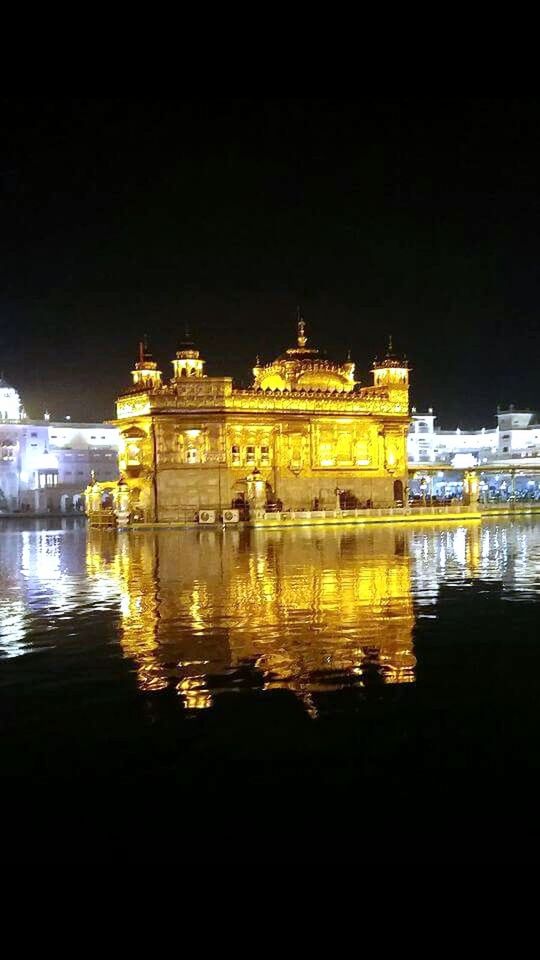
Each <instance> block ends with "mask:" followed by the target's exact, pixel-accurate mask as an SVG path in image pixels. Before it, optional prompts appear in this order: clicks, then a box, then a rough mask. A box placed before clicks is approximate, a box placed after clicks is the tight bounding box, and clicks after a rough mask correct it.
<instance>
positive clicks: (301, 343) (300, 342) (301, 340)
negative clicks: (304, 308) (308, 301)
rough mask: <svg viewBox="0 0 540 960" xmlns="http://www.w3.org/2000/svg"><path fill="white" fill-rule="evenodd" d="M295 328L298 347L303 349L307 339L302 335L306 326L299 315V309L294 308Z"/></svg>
mask: <svg viewBox="0 0 540 960" xmlns="http://www.w3.org/2000/svg"><path fill="white" fill-rule="evenodd" d="M296 326H297V329H298V346H299V347H301V348H302V347H305V345H306V343H307V337H306V336H305V334H304V330H305V329H306V324H305V322H304V319H303V317H302V315H301V313H300V307H297V308H296Z"/></svg>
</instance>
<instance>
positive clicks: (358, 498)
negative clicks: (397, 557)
mask: <svg viewBox="0 0 540 960" xmlns="http://www.w3.org/2000/svg"><path fill="white" fill-rule="evenodd" d="M307 341H308V338H307V336H306V331H305V323H304V321H303V320H302V319H300V318H299V319H298V325H297V341H296V344H295V345H294V346H292V347H290V348H289V349H287V350H286V351H285V352H284V353H282V354H281V355H280V356H278V357H277V359H275V360H273V361H272V362H270V363H267V364H261V363H260V362H259V360H258V358H257V362H256V365H255V367H254V368H253V377H254V379H253V384H252V386H251V387H250V388H249V389H240V388H237V387H235V386H234V385H233V381H232V378H231V377H226V376H218V377H214V376H208V375H206V373H205V361H204V360H203V359H202V358H201V355H200V352H199V350H198V349H197V348H196V346H195V344H194V343H193V342H192V341H191V340H189V339H186V341H185V342H183V343H182V344H181V345H180V347H179V349H178V351H177V353H176V356H175V358H174V359H173V361H172V366H173V376H172V378H171V379H170V380H169V381H168V382H167V383H165V382H163V380H162V374H161V371H160V370H158V366H157V363H156V362H155V361H154V360H153V358H152V356H151V355H150V353H149V352H148V349H147V348H146V346H144V345H142V344H141V346H140V353H139V359H138V361H137V362H136V364H135V369H134V370H133V371H132V378H133V383H132V385H131V386H130V387H129V389H127V390H125V391H124V392H122V393H121V395H120V396H119V398H118V400H117V418H116V420H115V421H113V422H114V424H115V426H116V427H117V428H118V431H119V443H120V445H119V466H120V474H121V476H120V478H119V482H118V484H117V485H115V488H114V490H113V489H112V487H111V501H112V502H111V513H113V512H114V514H115V515H116V518H117V519H118V522H119V523H126V524H127V523H129V524H131V523H134V522H135V523H136V522H146V523H159V522H165V523H170V522H182V521H184V522H186V521H188V522H189V521H193V520H196V519H201V517H205V518H210V519H216V520H217V519H219V518H221V517H222V516H223V515H224V512H226V514H227V516H229V514H230V515H231V516H235V517H236V518H238V519H247V518H248V517H250V518H251V519H253V517H254V516H257V515H259V516H261V515H263V514H265V513H266V512H268V511H277V512H281V511H287V510H293V511H294V510H309V511H315V512H317V511H325V510H334V509H338V510H339V509H340V508H356V507H383V508H384V507H392V506H394V504H395V503H396V502H397V503H399V504H401V503H402V502H403V498H404V493H405V487H406V480H407V458H406V435H407V429H408V424H409V394H408V391H409V367H408V364H407V362H406V361H405V360H402V359H399V358H398V357H396V356H394V355H393V353H392V349H391V344H390V346H389V350H388V353H387V355H386V357H385V358H384V359H383V360H382V361H381V362H378V361H375V362H374V364H373V367H372V375H373V384H372V385H371V386H367V387H362V386H360V385H359V383H358V382H357V381H356V380H355V378H354V374H355V364H354V363H353V362H351V360H350V359H347V361H345V362H342V363H338V362H332V361H330V360H327V359H326V358H325V357H324V356H323V355H322V354H321V352H320V351H319V350H318V349H316V348H312V347H309V346H308V343H307ZM104 486H106V485H103V484H93V485H92V486H91V487H90V488H89V489H88V491H87V499H89V503H90V508H89V512H90V513H91V512H92V510H94V511H97V510H99V509H100V508H101V500H100V498H102V495H103V493H104V490H103V489H102V488H103V487H104ZM109 486H111V485H109ZM105 492H106V491H105ZM113 507H114V510H113ZM231 511H233V512H232V513H231ZM236 511H238V512H236Z"/></svg>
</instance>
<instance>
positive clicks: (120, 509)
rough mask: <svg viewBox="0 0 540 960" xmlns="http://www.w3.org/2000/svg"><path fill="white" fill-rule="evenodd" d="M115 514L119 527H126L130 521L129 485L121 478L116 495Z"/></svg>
mask: <svg viewBox="0 0 540 960" xmlns="http://www.w3.org/2000/svg"><path fill="white" fill-rule="evenodd" d="M114 499H115V511H114V512H115V514H116V520H117V523H118V526H119V527H125V526H126V524H128V523H129V513H130V510H129V506H130V503H129V487H128V485H127V483H126V482H125V481H124V480H122V479H120V480H119V481H118V487H117V490H116V495H115V498H114Z"/></svg>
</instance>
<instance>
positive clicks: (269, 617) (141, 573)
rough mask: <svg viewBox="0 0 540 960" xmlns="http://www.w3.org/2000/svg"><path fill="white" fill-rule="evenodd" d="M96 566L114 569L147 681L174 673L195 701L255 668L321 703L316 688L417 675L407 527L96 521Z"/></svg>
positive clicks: (148, 684)
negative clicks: (150, 525) (128, 529)
mask: <svg viewBox="0 0 540 960" xmlns="http://www.w3.org/2000/svg"><path fill="white" fill-rule="evenodd" d="M87 568H88V573H89V574H90V575H92V576H95V577H106V578H111V579H113V580H115V581H116V583H117V586H118V590H119V594H120V613H121V643H122V648H123V651H124V654H125V656H126V657H129V658H130V659H132V660H133V661H134V663H135V664H136V668H137V677H138V683H139V686H140V688H141V689H143V690H147V691H148V690H159V689H163V688H165V687H167V686H170V685H172V686H174V687H175V688H176V690H177V692H178V694H179V695H180V696H181V697H182V699H183V701H184V703H185V705H186V706H187V707H189V708H191V709H200V708H205V707H209V706H210V705H211V704H212V692H211V689H210V688H212V689H216V688H217V689H223V688H224V687H225V686H227V687H228V688H229V689H230V688H231V686H232V688H236V689H237V688H238V684H239V685H242V679H241V674H242V670H245V668H248V669H250V670H251V674H250V676H251V677H252V682H251V686H252V687H253V686H254V685H256V686H258V688H260V689H263V690H267V689H273V688H286V689H289V690H292V691H294V692H295V693H297V694H298V695H299V696H300V697H301V698H302V699H303V701H304V702H305V705H306V708H307V709H308V710H309V711H310V712H312V713H313V712H314V709H315V708H314V706H313V693H316V692H317V691H321V690H329V689H337V688H339V687H341V686H343V685H346V684H353V685H358V686H361V685H363V684H364V683H365V682H366V680H367V679H369V678H371V680H373V678H375V679H377V680H379V681H380V682H385V683H409V682H411V681H413V680H414V666H415V659H414V654H413V644H412V630H413V624H414V613H413V603H412V594H411V560H410V556H409V552H408V549H407V539H406V537H405V536H404V535H403V533H401V532H399V531H394V530H391V529H389V528H384V529H382V528H378V529H373V531H372V532H371V531H370V532H364V533H363V534H362V536H361V537H360V538H359V536H358V534H357V533H353V534H351V533H346V532H343V531H342V530H332V529H326V530H324V531H317V530H315V529H314V530H309V529H303V530H297V531H293V530H287V531H257V530H252V531H247V530H246V531H240V530H226V531H224V532H221V531H214V530H195V531H194V530H183V531H159V532H155V531H148V532H143V531H139V532H136V533H135V532H133V533H130V534H126V533H122V534H115V533H108V532H101V531H95V530H91V531H89V534H88V548H87ZM253 677H256V678H258V682H257V684H254V683H253ZM224 678H225V679H226V680H227V683H226V682H225V681H224ZM235 685H236V686H235Z"/></svg>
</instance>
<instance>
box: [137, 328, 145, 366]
mask: <svg viewBox="0 0 540 960" xmlns="http://www.w3.org/2000/svg"><path fill="white" fill-rule="evenodd" d="M145 337H146V334H145ZM144 348H145V342H144V340H139V363H144Z"/></svg>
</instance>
